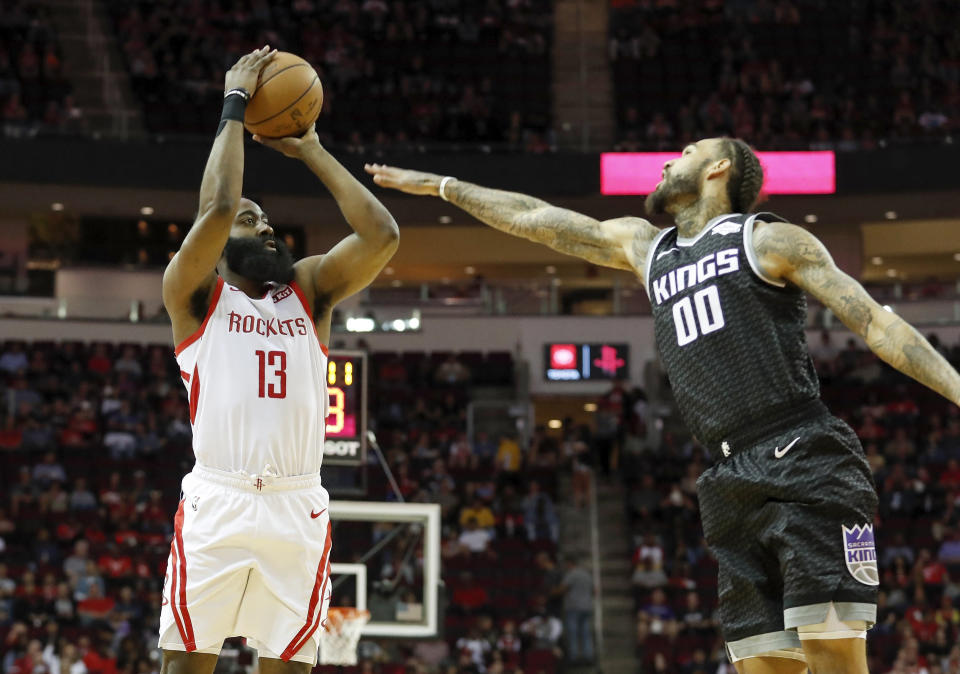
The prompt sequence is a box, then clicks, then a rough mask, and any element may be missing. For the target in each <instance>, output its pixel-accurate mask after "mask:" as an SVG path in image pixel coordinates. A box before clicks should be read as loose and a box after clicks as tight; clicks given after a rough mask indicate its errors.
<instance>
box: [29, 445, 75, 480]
mask: <svg viewBox="0 0 960 674" xmlns="http://www.w3.org/2000/svg"><path fill="white" fill-rule="evenodd" d="M33 481H34V482H35V483H37V484H38V485H39V486H40V487H41V488H45V487H48V486H49V485H50V483H51V482H60V483H63V482H66V481H67V473H66V472H65V471H64V470H63V466H61V465H60V464H59V463H58V462H57V455H56V454H55V453H54V452H47V453H46V454H44V456H43V462H42V463H38V464H37V465H36V466H34V467H33Z"/></svg>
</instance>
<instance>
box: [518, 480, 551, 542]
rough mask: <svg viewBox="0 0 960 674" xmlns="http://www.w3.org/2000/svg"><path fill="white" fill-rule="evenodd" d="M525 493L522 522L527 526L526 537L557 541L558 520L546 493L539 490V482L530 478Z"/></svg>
mask: <svg viewBox="0 0 960 674" xmlns="http://www.w3.org/2000/svg"><path fill="white" fill-rule="evenodd" d="M528 490H529V491H528V492H527V495H526V496H525V497H524V499H523V522H524V525H525V526H526V528H527V538H528V539H529V540H531V541H536V540H544V539H549V540H552V541H553V542H557V541H558V540H559V538H560V522H559V520H558V519H557V513H556V511H555V510H554V507H553V501H552V500H551V499H550V496H549V495H548V494H545V493H543V492H542V491H540V484H539V483H538V482H537V481H536V480H532V481H531V482H530V484H529V486H528Z"/></svg>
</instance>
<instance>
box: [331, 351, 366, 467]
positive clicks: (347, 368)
mask: <svg viewBox="0 0 960 674" xmlns="http://www.w3.org/2000/svg"><path fill="white" fill-rule="evenodd" d="M327 393H329V394H330V406H329V407H328V408H327V431H326V437H325V441H324V448H323V461H324V463H325V464H334V465H336V464H340V465H355V466H359V465H361V464H363V463H364V462H365V460H366V450H367V354H366V353H363V352H362V351H330V353H329V355H328V356H327Z"/></svg>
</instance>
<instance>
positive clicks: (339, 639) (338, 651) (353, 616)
mask: <svg viewBox="0 0 960 674" xmlns="http://www.w3.org/2000/svg"><path fill="white" fill-rule="evenodd" d="M368 620H370V611H361V610H360V609H355V608H351V607H342V606H331V607H330V608H329V609H327V621H326V622H327V624H326V626H325V627H324V629H322V630H320V656H319V660H318V662H319V664H321V665H355V664H357V644H358V643H360V632H361V631H362V630H363V626H364V625H366V624H367V621H368Z"/></svg>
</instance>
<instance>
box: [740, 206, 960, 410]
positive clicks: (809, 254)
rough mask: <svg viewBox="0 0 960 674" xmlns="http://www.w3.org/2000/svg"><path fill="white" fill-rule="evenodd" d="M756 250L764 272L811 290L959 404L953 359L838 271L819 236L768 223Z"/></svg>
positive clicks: (886, 354) (881, 351) (870, 342)
mask: <svg viewBox="0 0 960 674" xmlns="http://www.w3.org/2000/svg"><path fill="white" fill-rule="evenodd" d="M754 249H755V252H756V254H757V260H758V262H759V263H760V266H761V268H762V269H763V271H764V273H765V274H768V275H770V277H771V278H778V279H784V280H787V281H790V282H791V283H793V284H794V285H796V286H798V287H800V288H802V289H803V290H805V291H806V292H808V293H810V294H811V295H813V296H814V297H816V298H817V299H818V300H820V302H822V303H823V305H824V306H826V307H827V308H829V309H830V310H831V311H832V312H833V313H834V314H835V315H836V316H837V318H839V319H840V320H841V321H842V322H843V324H844V325H846V326H847V327H848V328H850V330H852V331H853V332H855V333H857V334H858V335H860V336H861V337H862V338H863V339H864V341H865V342H866V343H867V346H869V347H870V350H871V351H873V352H874V353H875V354H877V356H879V357H880V358H882V359H883V360H884V361H886V362H887V363H889V364H890V365H892V366H893V367H895V368H896V369H898V370H899V371H900V372H903V373H904V374H906V375H909V376H910V377H913V378H914V379H916V380H917V381H919V382H920V383H921V384H923V385H925V386H927V387H929V388H931V389H933V390H934V391H936V392H937V393H939V394H941V395H942V396H944V397H945V398H947V399H948V400H950V401H951V402H953V403H956V404H960V375H958V374H957V372H956V370H954V369H953V367H952V366H951V365H950V363H949V362H947V360H946V359H945V358H944V357H943V356H942V355H941V354H940V353H939V352H937V350H936V349H934V348H933V347H932V346H931V345H930V343H929V342H928V341H927V340H926V339H924V338H923V336H921V335H920V333H919V332H917V331H916V329H914V328H913V327H912V326H911V325H910V324H909V323H907V322H906V321H904V320H903V319H902V318H900V317H899V316H897V315H896V314H895V313H893V312H890V311H887V310H885V309H884V308H883V307H882V306H880V304H879V303H878V302H877V301H876V300H874V299H873V298H872V297H870V295H869V294H868V293H867V291H866V290H864V288H863V286H862V285H860V283H859V282H858V281H857V280H856V279H854V278H852V277H850V276H849V275H847V274H845V273H844V272H843V271H842V270H840V269H839V268H838V267H837V266H836V264H835V263H834V261H833V258H832V257H831V256H830V253H829V252H828V251H827V249H826V247H824V245H823V244H822V243H821V242H820V241H819V240H818V239H817V238H816V237H815V236H813V235H812V234H810V233H809V232H807V231H806V230H804V229H802V228H800V227H797V226H796V225H789V224H786V223H764V224H763V225H761V226H760V227H758V229H757V231H756V232H755V234H754Z"/></svg>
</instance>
